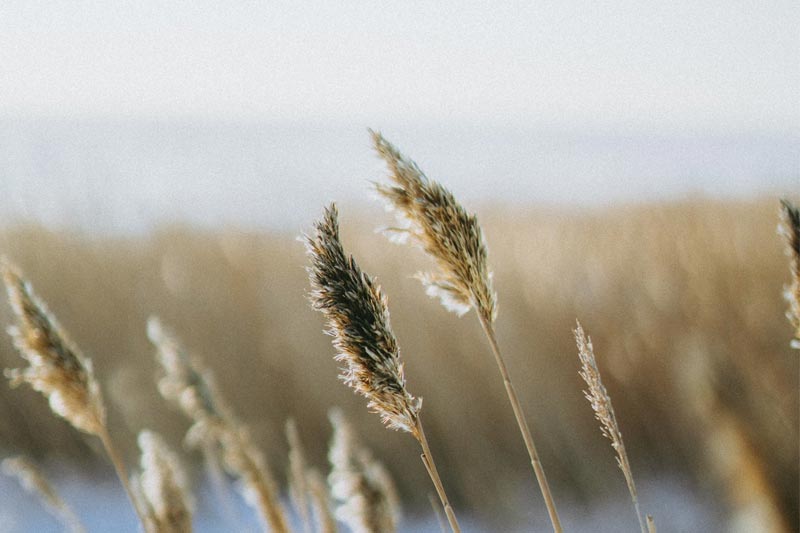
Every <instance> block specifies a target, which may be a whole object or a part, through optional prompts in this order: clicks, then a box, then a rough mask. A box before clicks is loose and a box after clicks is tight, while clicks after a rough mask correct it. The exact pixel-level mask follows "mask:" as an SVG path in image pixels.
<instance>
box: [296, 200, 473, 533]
mask: <svg viewBox="0 0 800 533" xmlns="http://www.w3.org/2000/svg"><path fill="white" fill-rule="evenodd" d="M305 241H306V249H307V252H308V255H309V258H310V260H311V265H310V266H309V268H308V273H309V278H310V281H311V295H310V296H311V304H312V306H313V307H314V309H316V310H318V311H321V312H322V313H323V314H324V315H325V317H326V318H327V321H328V330H327V333H328V334H329V335H331V336H332V337H333V345H334V347H335V348H336V351H337V355H336V360H337V361H339V362H341V363H343V364H344V367H343V368H342V375H341V378H342V379H343V381H344V382H345V383H346V384H347V385H349V386H350V387H352V388H353V389H354V390H355V391H356V392H357V393H359V394H361V395H362V396H364V397H366V398H367V400H368V407H369V408H370V409H371V410H372V411H373V412H376V413H378V414H379V415H380V416H381V418H382V420H383V422H384V424H386V425H387V426H388V427H389V428H392V429H397V430H403V431H407V432H409V433H411V434H412V435H413V436H414V438H415V439H417V441H418V442H419V443H420V446H421V447H422V452H423V453H422V461H423V464H424V465H425V467H426V469H427V470H428V474H429V475H430V477H431V480H432V481H433V484H434V486H435V487H436V491H437V493H438V495H439V499H440V500H441V502H442V506H443V507H444V509H445V514H446V515H447V517H448V520H449V522H450V527H451V528H452V529H453V531H460V528H459V526H458V521H457V520H456V517H455V513H454V512H453V509H452V507H451V505H450V502H449V500H448V498H447V495H446V493H445V491H444V486H443V485H442V482H441V478H440V476H439V473H438V471H437V469H436V465H435V463H434V461H433V456H432V454H431V451H430V448H429V445H428V441H427V438H426V437H425V432H424V430H423V426H422V420H421V418H420V409H421V407H422V399H418V398H415V397H414V396H412V395H411V393H409V392H408V390H407V389H406V379H405V373H404V371H403V363H402V361H401V359H400V349H399V348H398V346H397V341H396V340H395V336H394V333H393V332H392V328H391V324H390V320H389V309H388V305H387V300H386V297H385V296H384V295H383V293H382V292H381V289H380V286H378V284H377V283H376V282H375V280H374V279H373V278H371V277H370V276H368V275H367V274H366V273H365V272H362V271H361V269H360V268H359V266H358V264H356V262H355V260H354V259H353V258H352V257H348V256H347V255H346V254H345V252H344V248H343V247H342V243H341V240H340V238H339V221H338V213H337V210H336V206H335V205H331V206H330V207H328V208H326V209H325V214H324V217H323V219H322V220H321V221H319V222H317V223H316V224H315V233H314V235H313V236H306V237H305Z"/></svg>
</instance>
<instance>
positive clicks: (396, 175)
mask: <svg viewBox="0 0 800 533" xmlns="http://www.w3.org/2000/svg"><path fill="white" fill-rule="evenodd" d="M371 134H372V139H373V142H374V143H375V149H376V150H377V152H378V155H380V157H381V158H383V160H384V161H386V164H387V165H388V166H389V171H390V176H389V177H390V179H391V181H392V184H391V185H384V184H376V190H377V192H378V194H379V195H380V196H382V197H383V198H384V199H385V200H386V203H387V207H388V208H390V209H391V210H393V211H394V212H395V214H396V215H397V217H398V219H399V221H400V223H401V226H402V227H400V228H392V229H390V230H388V232H389V233H390V234H391V235H392V236H393V237H395V238H397V239H399V240H403V239H404V238H406V237H411V239H413V241H415V242H416V244H418V245H419V246H421V247H422V248H423V249H424V250H425V252H427V253H428V254H429V255H430V256H431V257H433V259H434V260H435V261H436V265H437V267H438V270H437V272H435V273H431V272H428V273H423V274H420V275H419V278H420V279H421V281H422V283H423V284H424V285H425V286H426V288H427V292H428V294H429V295H430V296H435V297H438V298H439V299H440V300H441V302H442V304H443V305H444V306H445V307H446V308H447V309H449V310H450V311H453V312H455V313H457V314H458V315H463V314H464V313H466V312H467V311H469V310H470V309H471V308H472V307H475V308H476V310H477V312H478V313H480V315H481V316H482V317H483V318H484V319H485V320H486V321H487V322H488V323H492V322H493V321H494V319H495V318H496V316H497V296H496V294H495V291H494V288H493V287H492V273H491V271H490V270H489V267H488V265H487V254H488V252H487V248H486V243H485V240H484V237H483V231H482V230H481V227H480V225H479V224H478V219H477V217H476V216H475V215H472V214H469V213H467V211H466V210H465V209H464V208H463V207H462V206H461V204H459V203H458V202H457V201H456V199H455V197H453V195H452V193H450V191H448V190H447V189H445V188H444V187H442V186H441V185H440V184H439V183H437V182H435V181H433V180H430V179H428V178H427V177H426V176H425V174H424V173H423V172H422V170H420V168H419V167H418V166H417V164H416V163H414V162H413V161H411V160H410V159H406V158H405V157H404V156H403V155H402V154H401V153H400V152H399V151H398V150H397V148H395V147H394V146H393V145H392V144H391V143H389V142H388V141H387V140H386V139H384V138H383V136H381V134H380V133H377V132H371Z"/></svg>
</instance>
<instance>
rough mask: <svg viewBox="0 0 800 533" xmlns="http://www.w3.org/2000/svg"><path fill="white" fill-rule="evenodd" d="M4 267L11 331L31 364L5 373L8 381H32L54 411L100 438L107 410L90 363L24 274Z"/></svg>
mask: <svg viewBox="0 0 800 533" xmlns="http://www.w3.org/2000/svg"><path fill="white" fill-rule="evenodd" d="M0 269H2V273H3V281H4V282H5V285H6V290H7V292H8V298H9V301H10V302H11V309H12V310H13V311H14V315H15V316H16V318H17V324H16V325H15V326H12V327H10V328H9V329H8V332H9V334H10V335H11V338H12V339H13V341H14V346H15V347H16V348H17V350H18V351H19V353H20V355H21V356H22V357H23V358H24V359H25V360H26V361H28V364H29V366H28V367H27V368H24V369H13V370H12V369H6V371H5V375H6V377H7V378H9V379H10V380H11V385H12V386H17V385H20V384H22V383H28V384H29V385H30V386H31V387H32V388H33V389H34V390H37V391H39V392H41V393H42V394H43V395H44V396H45V397H46V398H47V399H48V401H49V403H50V409H52V411H53V412H54V413H56V414H57V415H59V416H61V417H63V418H64V419H66V420H67V421H68V422H69V423H70V424H72V425H73V426H74V427H75V428H77V429H79V430H81V431H84V432H86V433H90V434H93V435H98V434H100V432H101V431H102V430H103V426H104V424H105V417H106V411H105V406H104V404H103V399H102V396H101V393H100V386H99V385H98V383H97V380H96V379H95V377H94V372H93V370H92V362H91V360H90V359H88V358H86V357H84V356H83V354H81V352H80V350H78V347H77V346H75V344H73V343H72V341H70V339H69V338H68V337H67V334H66V332H65V331H64V330H63V329H61V326H59V324H58V322H57V321H56V319H55V317H53V316H52V315H51V314H50V313H49V311H48V310H47V307H46V306H45V304H44V302H42V301H41V300H40V299H39V298H38V297H37V296H36V295H35V294H34V292H33V289H32V288H31V286H30V284H29V283H28V282H27V281H25V279H23V277H22V274H20V272H19V270H17V269H16V268H15V267H13V266H12V265H11V264H10V263H8V262H7V261H5V260H3V261H2V263H1V264H0Z"/></svg>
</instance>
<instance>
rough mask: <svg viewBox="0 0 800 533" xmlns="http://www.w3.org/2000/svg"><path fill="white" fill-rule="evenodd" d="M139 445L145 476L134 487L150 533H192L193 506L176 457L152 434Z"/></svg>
mask: <svg viewBox="0 0 800 533" xmlns="http://www.w3.org/2000/svg"><path fill="white" fill-rule="evenodd" d="M138 442H139V448H140V449H141V451H142V456H141V468H142V473H141V474H140V476H139V478H138V482H137V483H135V484H134V486H136V487H138V489H139V491H138V492H139V494H138V499H139V504H140V509H143V510H144V514H145V517H146V528H147V530H148V533H185V532H191V531H192V503H191V500H190V497H189V490H188V483H187V481H186V475H185V474H184V472H183V469H182V468H181V466H180V463H179V461H178V458H177V456H176V455H175V454H174V453H173V452H172V451H171V450H170V449H169V448H168V447H167V445H166V443H165V442H164V440H163V439H162V438H161V437H160V436H158V435H157V434H156V433H153V432H152V431H147V430H145V431H142V432H140V433H139V438H138Z"/></svg>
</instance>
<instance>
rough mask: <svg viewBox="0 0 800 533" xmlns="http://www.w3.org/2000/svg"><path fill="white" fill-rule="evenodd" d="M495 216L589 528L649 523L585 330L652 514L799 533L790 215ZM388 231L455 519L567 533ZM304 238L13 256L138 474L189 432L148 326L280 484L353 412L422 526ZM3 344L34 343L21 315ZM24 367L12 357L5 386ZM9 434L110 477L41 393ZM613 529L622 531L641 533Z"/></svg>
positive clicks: (505, 280) (89, 242)
mask: <svg viewBox="0 0 800 533" xmlns="http://www.w3.org/2000/svg"><path fill="white" fill-rule="evenodd" d="M477 211H478V212H479V213H480V215H481V221H482V224H483V225H484V229H485V232H486V235H487V240H488V242H489V243H490V262H491V265H492V266H493V268H494V269H495V272H496V283H497V290H498V292H499V302H500V306H501V307H500V309H501V310H500V317H499V319H498V330H499V331H498V334H499V337H500V342H501V343H502V344H503V345H504V346H505V349H506V351H507V353H508V357H509V365H510V367H511V370H512V372H513V373H514V376H515V379H516V381H517V383H518V388H519V390H520V394H521V398H522V399H523V401H524V403H525V408H526V410H527V412H528V413H529V417H530V421H531V424H532V428H533V431H534V433H535V436H536V438H537V439H539V440H540V442H541V444H540V445H539V447H540V448H541V450H540V452H541V454H542V459H543V462H544V464H545V466H546V469H547V472H548V476H549V478H550V480H551V483H552V484H553V485H554V487H555V491H556V495H557V497H558V498H559V499H560V500H561V501H563V502H565V506H566V507H568V508H569V509H570V511H565V513H566V516H565V523H566V525H569V524H570V523H572V524H579V523H580V522H579V520H580V517H581V516H582V515H584V514H585V513H588V512H589V511H588V510H587V509H591V508H592V507H593V506H596V505H601V504H604V503H605V504H608V502H613V501H617V502H623V503H624V501H625V499H626V488H625V485H624V481H623V479H622V477H621V475H620V474H619V472H618V471H617V468H616V465H615V463H614V459H613V453H612V450H611V448H610V446H609V445H608V443H607V442H606V441H605V440H604V439H603V437H602V436H601V435H600V433H599V430H598V429H597V423H596V422H595V421H594V420H593V418H592V413H591V410H590V409H589V406H588V404H587V403H586V401H585V400H584V399H583V397H582V394H581V390H582V389H583V386H582V385H583V384H582V382H581V381H580V378H579V377H578V374H577V371H578V368H579V364H578V359H577V356H576V350H575V347H574V343H573V340H572V335H571V331H570V330H571V328H572V327H573V326H574V323H575V318H576V317H579V318H580V319H581V321H582V323H583V325H584V327H585V328H586V329H587V331H588V332H589V333H590V335H592V337H593V339H594V342H595V349H596V351H597V354H598V358H599V361H600V365H601V371H602V372H603V373H604V378H605V381H606V386H607V387H608V389H609V392H610V394H611V395H612V399H613V401H614V403H615V406H616V410H617V415H618V418H619V420H620V424H621V425H622V429H623V432H624V435H625V439H626V442H627V447H628V450H629V454H630V456H631V460H632V463H633V470H634V473H635V475H636V476H637V479H639V480H641V481H640V483H641V484H642V487H641V488H640V492H641V499H642V502H643V505H644V508H645V509H647V510H648V512H651V513H654V514H656V515H657V516H658V517H659V522H660V523H661V524H663V527H664V530H667V531H670V530H673V531H675V530H682V531H685V530H699V529H704V530H724V529H726V528H729V527H733V526H732V525H731V524H732V523H733V522H734V521H735V520H754V519H755V520H767V519H769V517H770V515H772V519H777V520H784V521H785V525H786V527H787V528H788V529H787V530H790V529H791V528H794V527H796V525H797V523H796V517H797V501H798V492H797V479H798V470H797V466H798V460H797V459H798V455H797V450H798V440H797V435H798V411H797V387H798V382H797V377H798V361H797V356H796V354H793V353H791V350H790V349H789V347H788V340H789V338H790V329H789V327H788V325H787V323H786V320H785V318H784V316H783V315H784V311H785V304H784V302H783V301H782V298H781V292H782V284H783V283H784V281H785V280H786V279H787V276H788V270H787V264H786V260H785V257H784V256H783V253H782V243H781V242H780V240H779V239H778V236H777V235H776V232H775V226H776V212H777V204H776V201H775V200H774V199H771V198H765V199H762V200H753V201H738V202H733V201H728V202H715V201H709V200H697V201H683V202H674V203H662V204H643V205H639V206H631V207H624V208H615V209H595V210H586V209H572V210H569V209H561V210H555V209H550V210H542V211H537V210H523V209H504V210H500V209H496V208H487V209H480V208H479V209H478V210H477ZM387 222H389V219H388V217H387V216H386V215H383V214H380V213H378V214H377V215H375V214H373V215H370V216H367V215H365V214H361V213H359V212H357V211H353V212H345V213H344V214H343V218H342V224H343V231H344V240H345V245H346V246H348V247H349V249H350V250H352V253H353V254H354V255H355V256H356V257H357V258H358V259H359V260H360V262H361V264H362V265H363V267H364V268H365V270H367V271H368V272H370V273H372V274H374V275H376V276H378V278H379V280H380V282H381V283H382V285H383V286H384V288H385V290H386V292H387V294H388V295H389V298H390V300H389V303H390V309H391V311H392V318H393V325H394V328H395V331H396V333H397V336H398V340H399V342H400V345H401V348H402V351H403V356H404V358H405V360H406V371H407V377H408V384H409V388H410V390H411V391H412V392H413V393H414V394H418V395H421V396H423V397H424V399H425V410H424V411H425V416H426V420H427V423H428V425H429V426H430V430H429V433H430V438H431V440H432V442H433V446H434V447H435V449H436V453H438V454H439V456H440V457H441V458H440V459H439V461H440V462H441V463H442V464H441V467H440V468H441V469H442V470H443V475H444V477H445V480H446V482H447V483H448V489H449V491H452V497H453V498H454V499H455V501H456V502H457V503H456V505H457V506H458V507H459V508H462V509H464V511H465V514H466V515H469V516H471V518H472V519H474V520H478V521H479V523H483V524H484V525H485V526H486V527H489V526H488V524H494V525H495V527H500V526H499V525H498V524H501V525H502V527H504V528H509V530H511V528H513V529H514V530H516V529H520V530H524V529H525V528H526V527H529V526H531V525H536V524H538V527H540V528H542V529H544V528H546V527H547V523H546V514H545V512H544V508H543V506H542V505H541V501H540V499H541V498H540V496H539V495H538V493H537V491H536V488H535V485H534V482H533V479H532V476H531V475H530V473H529V471H528V468H527V467H526V464H527V460H526V455H525V451H524V448H523V446H522V445H521V442H519V437H518V435H517V431H516V428H515V425H514V422H513V417H512V414H511V412H510V410H509V409H508V408H507V405H506V404H507V399H506V398H505V394H504V391H503V387H502V382H501V381H500V379H499V377H498V376H497V375H496V371H495V370H494V368H493V364H494V363H493V361H492V358H491V356H490V354H489V352H488V346H486V345H485V341H484V340H483V339H482V337H481V336H480V335H479V329H478V328H477V327H476V323H473V322H475V321H476V319H475V318H474V317H473V316H470V315H467V316H466V317H464V318H462V319H458V318H457V317H455V316H454V315H452V314H449V313H446V312H445V311H444V310H443V309H441V308H440V306H439V304H438V303H437V302H435V301H433V300H431V299H429V298H427V297H426V296H425V295H424V291H423V289H422V287H421V286H420V285H419V283H418V282H417V281H416V280H414V279H411V275H412V274H413V273H414V272H415V271H416V270H418V269H420V268H424V267H425V258H424V257H422V254H421V252H413V253H412V252H410V251H408V250H407V249H405V248H404V247H398V246H396V245H393V244H391V243H389V242H388V241H386V240H385V239H384V238H383V237H382V236H380V235H376V234H374V233H373V228H374V227H376V226H378V225H381V224H382V223H387ZM294 237H295V235H293V234H291V233H287V232H280V231H275V232H261V231H246V230H237V229H234V228H227V229H224V230H203V229H198V228H194V227H190V226H173V227H168V228H167V227H165V228H161V229H158V230H156V231H154V232H153V233H152V234H148V235H146V236H128V237H119V236H117V237H109V236H94V235H89V234H86V233H80V232H75V231H73V232H70V231H63V230H56V231H54V230H48V229H46V228H43V227H40V226H36V225H18V226H16V227H8V228H6V229H4V230H3V231H2V233H1V234H0V247H2V249H3V250H4V251H5V252H6V253H7V254H8V255H9V256H11V257H13V258H14V260H15V261H16V262H17V263H18V264H19V265H20V266H21V267H22V268H23V269H24V271H25V272H26V273H27V274H28V276H29V277H30V279H31V280H32V282H33V283H34V285H35V288H36V289H37V290H38V291H39V293H40V294H41V296H42V297H44V298H45V299H46V300H47V301H48V302H49V303H50V306H51V310H52V311H53V312H54V313H56V314H57V316H59V317H60V318H61V320H62V323H63V325H64V326H65V327H66V328H67V330H68V331H70V332H71V333H72V335H73V337H74V338H75V339H76V341H77V342H78V343H79V344H80V345H81V346H82V347H83V349H84V350H85V351H86V352H87V354H89V355H90V356H91V357H92V359H93V361H94V363H95V365H96V369H97V373H98V375H99V376H100V379H101V380H102V383H103V384H104V386H105V390H106V391H107V394H108V396H109V401H110V403H111V406H112V407H111V409H112V411H111V423H112V428H113V429H114V431H115V433H116V434H117V435H118V440H119V442H120V443H121V444H122V445H123V446H125V447H126V452H127V455H128V457H129V458H130V460H131V461H133V460H134V458H135V454H136V451H135V449H134V438H133V437H134V435H135V433H136V432H137V431H138V430H139V429H141V428H143V427H148V428H152V429H154V430H156V431H159V432H162V433H163V434H164V435H165V436H166V437H167V438H168V439H169V441H170V442H171V443H172V444H173V445H174V446H176V447H179V446H180V439H181V438H182V435H183V433H184V432H185V430H186V429H187V422H186V421H185V420H184V419H183V418H182V416H181V415H180V414H178V413H175V412H173V411H172V410H171V409H170V408H168V407H167V406H166V405H165V404H164V402H163V400H162V399H161V398H160V396H158V394H157V390H156V387H155V384H154V376H155V373H156V369H155V361H154V355H153V354H154V352H153V349H152V347H151V346H150V345H149V343H148V342H147V339H146V335H145V321H146V318H147V316H148V315H149V314H151V313H156V314H158V315H160V316H161V317H162V319H163V320H164V322H165V323H167V324H170V325H172V327H174V328H175V330H176V331H177V332H179V333H180V335H181V337H182V339H183V340H184V342H185V343H186V345H187V346H188V347H189V348H190V349H191V351H192V352H194V353H196V354H197V355H200V356H201V357H203V358H204V360H205V361H206V362H207V363H208V364H209V365H210V366H211V367H212V368H213V370H214V372H215V373H216V375H217V377H218V381H219V385H220V387H221V389H222V390H223V391H224V394H225V396H226V397H227V398H228V399H229V401H230V402H231V403H232V404H233V406H234V407H235V409H236V410H237V412H239V413H240V415H241V418H242V419H243V420H244V421H246V422H247V424H248V425H249V426H250V427H251V428H252V430H253V432H254V434H255V436H256V438H257V441H258V443H259V444H261V445H262V446H263V448H264V450H265V451H266V453H267V454H268V456H269V459H270V461H271V462H272V463H273V464H274V466H275V467H276V471H277V472H279V473H280V472H283V471H284V468H285V460H286V454H287V446H286V444H285V442H284V438H283V431H282V425H283V422H284V420H285V419H286V417H288V416H293V417H295V419H297V420H298V422H299V426H300V430H301V434H302V436H303V438H304V440H305V441H306V444H307V447H308V449H309V451H310V455H311V457H312V458H313V460H314V462H316V463H317V464H319V465H320V466H324V465H325V451H326V445H327V440H328V438H329V434H330V429H329V425H328V422H327V420H326V414H327V410H328V408H329V407H330V406H331V405H341V406H343V407H344V408H345V409H346V412H347V414H348V415H349V416H350V417H351V418H352V419H353V421H355V422H356V424H357V427H358V429H359V431H360V432H361V433H362V435H363V437H364V439H365V440H366V441H367V442H368V444H369V446H370V447H371V448H373V449H374V450H375V452H376V454H377V455H378V456H379V457H380V458H381V459H382V460H383V461H385V462H386V464H387V465H388V467H389V468H390V470H391V471H392V473H393V474H394V475H395V476H396V478H397V480H398V482H399V484H400V487H401V490H402V494H403V496H404V502H405V504H406V508H407V513H409V515H410V516H411V517H414V516H415V515H418V514H420V513H422V514H425V513H430V510H429V507H428V503H427V500H426V498H425V493H426V491H427V490H428V489H429V487H428V483H429V480H428V479H427V478H426V474H425V472H424V470H423V469H422V468H420V466H421V465H420V464H419V458H418V455H417V451H416V450H415V447H414V443H413V441H412V440H411V439H409V438H407V437H406V436H404V435H401V434H397V435H395V434H389V433H387V432H386V431H385V430H384V429H383V428H382V427H381V424H380V422H379V421H378V419H377V417H376V416H374V415H370V414H368V413H367V412H366V409H365V408H364V406H363V405H362V404H363V402H362V400H361V399H360V398H357V397H355V396H354V395H353V394H352V393H351V392H350V391H349V390H348V389H346V387H344V386H342V385H341V384H339V383H338V382H337V379H336V373H337V370H336V363H335V362H334V361H333V360H332V357H331V355H332V347H331V346H330V342H329V339H328V338H327V337H326V336H324V335H323V334H322V332H321V330H322V322H321V320H320V317H318V316H316V314H315V313H313V312H312V311H311V310H310V308H309V306H308V304H307V301H306V298H305V293H306V291H307V290H308V289H307V278H306V274H305V272H304V270H303V266H304V264H305V257H304V254H303V249H302V245H301V244H300V243H298V242H296V241H295V239H294ZM0 320H2V321H3V322H4V323H10V321H11V317H10V316H9V309H8V306H6V305H4V306H2V312H1V313H0ZM18 361H19V359H18V356H17V355H16V354H15V353H14V351H13V349H12V347H11V344H10V341H9V340H8V339H5V340H3V341H2V342H1V343H0V362H2V365H3V366H5V367H13V366H15V365H17V364H18ZM0 421H2V422H1V424H0V442H2V443H3V448H4V449H5V451H7V452H20V451H24V452H26V453H29V454H32V455H34V456H35V457H37V458H42V459H47V460H48V461H49V462H50V463H51V464H52V463H53V462H56V463H58V462H60V461H64V462H69V463H73V462H75V461H77V462H78V464H81V465H84V466H87V467H88V465H93V468H97V456H96V455H95V454H93V453H92V451H91V448H92V447H93V446H94V443H92V442H91V439H84V438H82V437H81V436H79V435H77V434H76V432H75V431H74V430H72V429H71V428H70V427H68V425H66V424H65V423H63V422H62V421H60V420H56V419H54V418H53V417H52V416H51V415H50V414H49V413H48V410H47V407H46V405H45V402H43V401H42V399H41V398H40V397H39V396H38V395H37V394H35V393H33V392H31V391H29V390H10V389H8V388H6V387H3V388H2V389H0ZM189 457H191V458H192V459H194V460H197V459H198V458H197V457H192V456H191V455H189ZM56 458H57V459H56ZM101 463H102V461H101ZM106 470H107V468H106ZM200 472H201V470H198V471H197V475H200ZM107 474H108V472H107V471H105V472H104V474H103V475H107ZM281 477H282V476H281ZM665 494H666V495H667V496H665ZM5 512H12V510H11V509H8V508H6V509H5ZM614 514H615V517H614V518H613V519H612V518H609V520H611V522H610V525H609V527H610V529H613V528H615V527H620V524H626V521H625V520H624V518H622V519H620V517H619V515H620V512H616V513H614ZM622 515H623V517H624V512H623V513H622ZM629 518H633V514H632V513H631V514H630V517H629ZM598 520H599V521H601V522H602V521H603V518H602V517H599V518H598ZM745 523H746V522H745ZM756 523H758V522H756ZM762 523H767V522H762ZM632 524H633V522H631V525H632ZM622 527H624V526H622Z"/></svg>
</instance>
